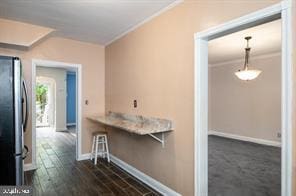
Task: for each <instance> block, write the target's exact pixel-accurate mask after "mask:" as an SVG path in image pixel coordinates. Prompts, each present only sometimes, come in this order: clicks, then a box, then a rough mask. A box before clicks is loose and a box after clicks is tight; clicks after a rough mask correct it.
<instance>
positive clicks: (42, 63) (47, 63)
mask: <svg viewBox="0 0 296 196" xmlns="http://www.w3.org/2000/svg"><path fill="white" fill-rule="evenodd" d="M37 66H42V67H54V68H66V69H69V68H74V69H76V72H77V76H78V77H76V88H77V90H76V93H77V100H76V108H77V114H76V122H77V124H78V126H77V128H76V133H77V137H76V138H77V139H76V159H77V160H79V157H80V156H81V148H82V145H81V126H82V125H81V123H82V119H81V118H82V117H81V112H82V104H81V103H82V65H81V64H75V63H64V62H57V61H49V60H40V59H32V95H31V99H32V107H31V111H32V164H33V165H36V109H35V108H36V103H35V86H36V67H37ZM65 130H67V128H65Z"/></svg>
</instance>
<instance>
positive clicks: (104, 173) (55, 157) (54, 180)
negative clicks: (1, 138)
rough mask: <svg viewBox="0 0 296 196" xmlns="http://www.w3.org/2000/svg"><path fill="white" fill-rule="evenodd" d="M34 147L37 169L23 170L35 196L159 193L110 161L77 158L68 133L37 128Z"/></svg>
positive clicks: (108, 195)
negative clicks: (80, 159)
mask: <svg viewBox="0 0 296 196" xmlns="http://www.w3.org/2000/svg"><path fill="white" fill-rule="evenodd" d="M36 146H37V166H38V169H37V170H34V171H27V172H25V183H26V185H32V186H33V189H34V195H50V196H51V195H59V196H60V195H61V196H67V195H83V196H87V195H102V196H105V195H106V196H115V195H120V196H125V195H131V196H134V195H135V196H136V195H145V196H153V195H161V194H159V193H157V192H156V191H155V190H153V189H152V188H150V187H149V186H147V185H146V184H144V183H142V182H140V181H139V180H137V179H136V178H134V177H133V176H131V175H129V174H128V173H126V172H125V171H123V170H122V169H121V168H119V167H117V166H116V165H115V164H113V163H112V162H111V163H108V162H106V161H105V160H103V159H100V160H99V161H98V164H97V165H96V166H95V165H94V164H93V163H92V162H91V161H90V160H85V161H76V160H75V137H74V136H73V135H71V134H70V133H68V132H57V133H55V132H53V131H51V130H49V129H46V128H42V129H38V130H37V141H36Z"/></svg>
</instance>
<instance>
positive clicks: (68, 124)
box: [67, 123, 76, 126]
mask: <svg viewBox="0 0 296 196" xmlns="http://www.w3.org/2000/svg"><path fill="white" fill-rule="evenodd" d="M74 125H75V126H76V123H67V126H74Z"/></svg>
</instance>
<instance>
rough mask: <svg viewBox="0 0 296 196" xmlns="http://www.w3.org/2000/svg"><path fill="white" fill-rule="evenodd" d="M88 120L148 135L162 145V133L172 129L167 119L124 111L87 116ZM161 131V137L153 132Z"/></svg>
mask: <svg viewBox="0 0 296 196" xmlns="http://www.w3.org/2000/svg"><path fill="white" fill-rule="evenodd" d="M88 119H89V120H92V121H95V122H98V123H101V124H104V125H107V126H111V127H116V128H119V129H122V130H125V131H128V132H130V133H134V134H138V135H149V136H151V137H152V138H153V139H155V140H157V141H158V142H160V143H162V145H163V146H164V133H165V132H168V131H172V130H173V123H172V121H170V120H167V119H161V118H154V117H144V116H141V115H130V114H124V113H115V112H108V113H107V114H106V115H102V116H92V117H88ZM157 133H161V138H159V137H157V136H155V135H154V134H157Z"/></svg>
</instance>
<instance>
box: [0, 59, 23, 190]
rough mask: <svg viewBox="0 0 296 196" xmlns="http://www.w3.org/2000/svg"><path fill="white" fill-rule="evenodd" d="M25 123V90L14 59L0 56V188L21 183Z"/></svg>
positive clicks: (17, 63) (20, 69) (19, 68)
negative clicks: (0, 186)
mask: <svg viewBox="0 0 296 196" xmlns="http://www.w3.org/2000/svg"><path fill="white" fill-rule="evenodd" d="M27 120H28V99H27V89H26V85H25V82H24V80H23V77H22V66H21V61H20V59H19V58H17V57H8V56H0V185H22V184H23V183H24V171H23V159H24V158H25V157H26V155H27V153H28V148H27V147H26V146H24V139H23V135H24V134H23V132H24V131H25V129H26V125H27Z"/></svg>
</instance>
